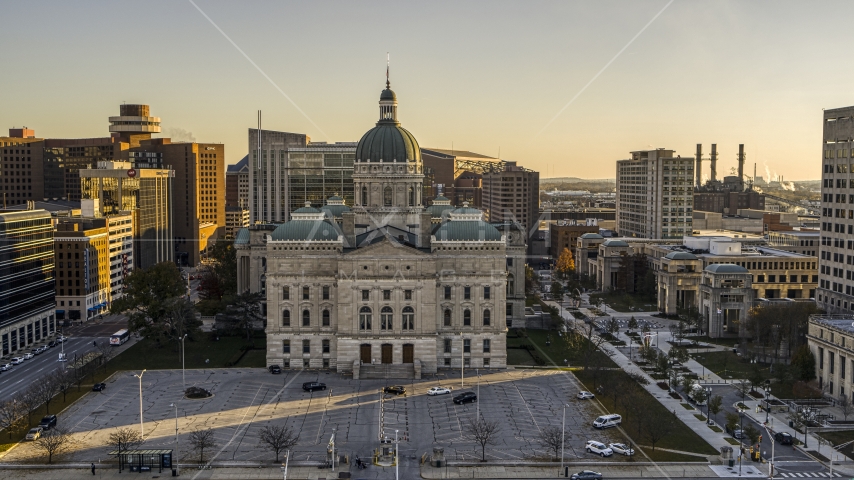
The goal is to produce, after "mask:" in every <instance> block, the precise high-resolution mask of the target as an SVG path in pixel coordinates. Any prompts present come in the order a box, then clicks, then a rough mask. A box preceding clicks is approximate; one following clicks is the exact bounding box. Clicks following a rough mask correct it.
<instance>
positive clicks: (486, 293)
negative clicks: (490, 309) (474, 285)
mask: <svg viewBox="0 0 854 480" xmlns="http://www.w3.org/2000/svg"><path fill="white" fill-rule="evenodd" d="M491 293H492V292H490V289H489V287H483V298H484V300H489V296H490V294H491Z"/></svg>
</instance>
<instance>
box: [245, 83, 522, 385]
mask: <svg viewBox="0 0 854 480" xmlns="http://www.w3.org/2000/svg"><path fill="white" fill-rule="evenodd" d="M379 103H380V118H379V121H378V122H377V124H376V126H375V127H374V128H372V129H371V130H369V131H368V132H367V133H365V135H364V136H363V137H362V139H361V140H360V141H359V143H358V145H357V146H356V149H355V162H354V169H353V176H352V181H353V191H354V201H353V203H352V204H350V202H349V201H348V202H346V203H347V205H346V206H345V205H344V202H342V199H341V198H340V197H335V198H330V199H329V201H328V205H330V206H334V207H335V208H334V210H335V212H333V213H332V214H330V212H328V211H324V210H321V209H320V208H314V207H312V206H308V205H306V206H305V207H302V208H299V209H296V210H294V211H293V212H292V213H291V215H290V220H289V221H287V222H285V223H281V224H256V225H252V226H251V227H249V228H248V229H241V230H240V231H238V232H237V234H236V236H235V237H236V238H235V247H236V249H237V257H238V290H239V291H241V292H242V291H247V290H249V291H262V292H265V294H266V297H267V300H266V312H267V313H266V315H267V325H266V330H267V364H268V365H273V364H278V365H282V366H283V367H285V368H330V369H334V370H337V371H340V372H352V374H353V377H354V378H372V377H373V378H376V377H398V378H400V377H410V378H413V377H414V378H420V376H421V374H422V373H433V372H436V371H437V369H439V368H443V367H454V368H460V367H461V366H463V365H465V366H466V367H475V368H489V367H494V368H503V367H505V366H506V346H505V331H506V329H507V322H508V320H507V312H508V311H511V312H512V311H513V307H514V303H512V302H511V303H508V295H507V290H508V289H511V290H513V291H515V289H516V285H519V284H524V275H523V274H522V276H521V278H517V279H514V280H510V281H508V273H507V265H506V262H507V251H508V247H507V244H506V241H507V239H508V237H512V236H514V234H515V235H516V236H518V237H519V239H518V241H520V242H523V243H524V237H523V236H522V235H518V233H519V232H515V231H514V228H501V229H499V228H496V227H495V226H493V225H491V224H489V223H487V222H486V221H484V218H483V212H481V211H480V210H478V209H475V208H470V207H469V206H468V205H466V204H464V205H463V206H461V207H458V208H454V209H452V210H451V209H449V210H450V211H449V212H448V213H446V218H444V219H443V220H442V221H440V222H435V223H434V222H433V214H432V213H431V211H429V210H428V209H427V208H425V205H424V203H423V201H422V188H421V186H422V184H423V179H424V172H423V168H424V167H423V163H422V160H421V149H420V148H419V146H418V142H417V141H416V139H415V137H414V136H413V135H412V134H411V133H410V132H409V131H407V130H406V129H404V128H403V127H401V126H400V122H399V121H398V118H397V98H396V96H395V93H394V92H393V91H392V90H391V89H390V88H388V83H387V84H386V89H385V90H383V91H382V94H381V96H380V102H379ZM345 207H348V208H345ZM326 210H329V208H327V209H326ZM339 216H340V217H339ZM256 218H257V217H256ZM339 218H340V220H339ZM259 220H260V219H259ZM502 232H505V233H502ZM508 285H510V286H509V287H508Z"/></svg>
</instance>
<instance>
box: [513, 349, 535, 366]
mask: <svg viewBox="0 0 854 480" xmlns="http://www.w3.org/2000/svg"><path fill="white" fill-rule="evenodd" d="M507 365H524V366H531V365H536V363H535V362H534V357H532V356H531V354H530V353H528V351H527V350H523V349H521V348H512V349H511V348H508V349H507Z"/></svg>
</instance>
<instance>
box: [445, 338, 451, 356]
mask: <svg viewBox="0 0 854 480" xmlns="http://www.w3.org/2000/svg"><path fill="white" fill-rule="evenodd" d="M445 353H451V339H450V338H446V339H445Z"/></svg>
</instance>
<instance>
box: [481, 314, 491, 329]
mask: <svg viewBox="0 0 854 480" xmlns="http://www.w3.org/2000/svg"><path fill="white" fill-rule="evenodd" d="M490 325H492V314H491V313H490V312H489V310H484V311H483V326H484V327H488V326H490Z"/></svg>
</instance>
